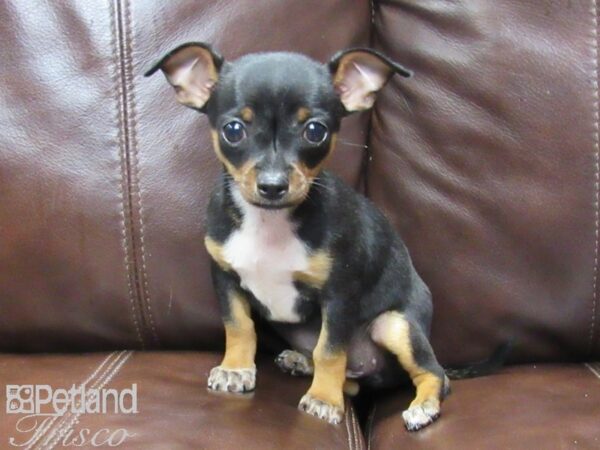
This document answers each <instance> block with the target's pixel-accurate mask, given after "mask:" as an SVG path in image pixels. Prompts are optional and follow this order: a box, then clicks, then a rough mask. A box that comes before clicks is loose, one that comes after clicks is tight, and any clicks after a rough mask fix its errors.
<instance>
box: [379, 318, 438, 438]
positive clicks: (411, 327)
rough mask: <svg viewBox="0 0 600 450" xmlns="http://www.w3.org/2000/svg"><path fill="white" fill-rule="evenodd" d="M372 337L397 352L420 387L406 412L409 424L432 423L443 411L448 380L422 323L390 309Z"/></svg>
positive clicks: (411, 428)
mask: <svg viewBox="0 0 600 450" xmlns="http://www.w3.org/2000/svg"><path fill="white" fill-rule="evenodd" d="M371 338H372V339H373V340H374V341H375V342H376V343H377V344H379V345H381V346H382V347H384V348H385V349H387V350H388V351H390V352H392V353H393V354H394V355H396V357H397V358H398V362H399V363H400V365H401V366H402V367H403V368H404V370H406V372H408V375H409V376H410V378H411V380H412V382H413V384H414V385H415V387H416V390H417V394H416V397H415V399H414V400H413V401H412V403H411V404H410V406H409V408H408V409H407V410H406V411H404V412H403V413H402V417H403V419H404V423H405V425H406V428H407V429H408V430H409V431H416V430H419V429H421V428H423V427H425V426H427V425H429V424H430V423H432V422H433V421H434V420H435V419H437V418H438V416H439V415H440V402H441V400H442V397H443V394H444V391H445V390H446V388H447V383H448V382H447V380H446V378H445V374H444V369H443V368H442V367H441V366H440V364H439V363H438V362H437V359H436V357H435V355H434V353H433V349H432V348H431V345H430V344H429V340H428V339H427V336H426V335H425V333H423V331H422V329H421V326H420V325H419V324H418V323H416V322H415V321H412V320H410V319H409V318H408V317H406V316H405V315H404V314H402V313H400V312H397V311H388V312H385V313H383V314H381V315H380V316H379V317H377V318H376V319H375V321H374V322H373V327H372V329H371Z"/></svg>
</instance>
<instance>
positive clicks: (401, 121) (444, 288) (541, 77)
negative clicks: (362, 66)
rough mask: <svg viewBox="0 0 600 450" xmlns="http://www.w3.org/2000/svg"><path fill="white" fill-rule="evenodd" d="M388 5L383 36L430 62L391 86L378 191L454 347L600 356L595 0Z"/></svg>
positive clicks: (552, 356)
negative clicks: (505, 344)
mask: <svg viewBox="0 0 600 450" xmlns="http://www.w3.org/2000/svg"><path fill="white" fill-rule="evenodd" d="M377 5H378V7H377V10H376V14H375V19H376V21H375V34H374V45H375V47H376V48H378V49H380V50H382V51H383V52H385V53H387V54H388V55H390V56H392V57H393V58H395V59H397V60H398V61H399V62H401V63H403V64H405V65H407V66H408V67H409V68H411V69H413V70H414V71H415V76H414V78H413V79H411V80H409V81H406V82H404V81H402V80H400V79H398V78H397V79H394V80H393V81H392V83H391V86H389V87H388V88H387V89H386V90H385V91H384V92H383V95H381V96H380V97H379V98H378V100H377V104H376V109H375V111H374V114H373V118H372V130H371V134H370V137H371V139H370V142H369V148H370V154H371V157H372V161H371V164H370V166H369V172H368V191H369V194H370V195H371V197H372V198H373V199H374V200H375V202H376V203H377V204H378V205H380V206H381V207H382V208H383V209H384V210H385V212H386V214H387V215H388V216H389V217H390V218H391V219H392V221H393V222H394V224H395V225H396V226H397V228H398V229H399V230H400V231H401V233H402V235H403V237H404V238H405V240H406V241H407V243H408V247H409V248H410V250H411V252H412V255H413V257H414V260H415V263H416V266H417V268H418V270H419V271H420V272H421V273H422V275H423V277H424V279H425V280H426V281H427V283H428V284H429V285H430V287H431V288H432V292H433V297H434V304H435V313H434V324H433V345H434V347H435V348H436V350H437V352H438V353H439V355H440V356H441V359H442V360H443V361H444V362H455V363H456V362H465V361H469V360H477V359H478V358H480V357H483V356H485V355H487V354H489V353H490V352H491V350H492V349H493V348H494V346H495V345H497V344H498V343H500V342H502V341H505V340H507V339H509V338H514V339H515V345H516V347H515V353H514V355H513V356H514V359H516V360H532V359H533V360H559V359H585V358H590V357H592V356H593V355H595V356H598V355H600V338H599V335H600V322H599V318H600V300H598V293H597V290H598V283H597V270H598V257H597V256H598V181H599V178H598V151H599V148H598V81H597V80H598V78H597V77H598V74H597V70H598V42H597V41H598V31H597V27H598V23H597V13H598V11H597V9H596V7H595V2H593V1H581V2H539V1H535V0H528V1H522V0H499V1H494V2H490V1H486V0H470V1H466V2H444V1H439V2H436V1H433V2H416V1H409V0H398V1H381V2H377Z"/></svg>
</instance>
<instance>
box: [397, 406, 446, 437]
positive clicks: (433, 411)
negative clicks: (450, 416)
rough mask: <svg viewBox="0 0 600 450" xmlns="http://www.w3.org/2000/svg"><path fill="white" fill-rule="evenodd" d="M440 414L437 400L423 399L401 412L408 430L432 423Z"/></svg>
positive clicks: (414, 429)
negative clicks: (420, 402) (418, 403)
mask: <svg viewBox="0 0 600 450" xmlns="http://www.w3.org/2000/svg"><path fill="white" fill-rule="evenodd" d="M439 416H440V406H439V403H437V402H432V401H425V402H423V403H422V404H420V405H414V406H411V407H410V408H408V409H407V410H406V411H404V412H403V413H402V418H403V419H404V424H405V425H406V429H407V430H408V431H417V430H420V429H421V428H424V427H426V426H427V425H429V424H430V423H433V421H434V420H435V419H437V418H438V417H439Z"/></svg>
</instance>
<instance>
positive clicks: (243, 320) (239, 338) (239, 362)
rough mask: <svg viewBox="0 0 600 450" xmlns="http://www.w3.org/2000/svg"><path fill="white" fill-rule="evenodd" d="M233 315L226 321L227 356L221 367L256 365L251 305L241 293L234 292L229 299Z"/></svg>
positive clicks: (234, 367) (238, 367)
mask: <svg viewBox="0 0 600 450" xmlns="http://www.w3.org/2000/svg"><path fill="white" fill-rule="evenodd" d="M229 307H230V310H231V317H230V319H229V320H226V321H225V356H224V357H223V362H222V363H221V367H222V368H224V369H243V368H249V367H254V356H255V355H256V332H255V331H254V322H253V321H252V318H251V316H250V305H249V304H248V301H247V300H246V299H245V298H244V297H243V296H242V295H241V294H239V293H237V292H236V293H232V294H231V296H230V300H229Z"/></svg>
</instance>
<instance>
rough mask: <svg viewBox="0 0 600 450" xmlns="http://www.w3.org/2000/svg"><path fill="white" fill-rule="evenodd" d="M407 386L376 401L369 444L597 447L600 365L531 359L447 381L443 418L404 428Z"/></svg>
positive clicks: (381, 446)
mask: <svg viewBox="0 0 600 450" xmlns="http://www.w3.org/2000/svg"><path fill="white" fill-rule="evenodd" d="M410 401H411V398H410V396H409V395H408V393H407V392H404V393H398V394H397V395H392V396H387V397H386V398H385V399H383V400H382V401H379V402H377V403H376V404H375V406H374V408H373V409H372V410H371V415H370V417H369V421H368V434H369V440H370V442H369V448H370V449H373V450H376V449H390V448H410V449H412V450H419V449H428V450H436V449H444V450H451V449H460V450H462V449H465V448H475V449H486V450H493V449H503V450H504V449H512V450H519V449H533V448H581V449H583V448H586V449H591V448H600V426H599V424H600V363H595V364H587V365H564V366H559V365H528V366H518V367H512V368H509V369H505V370H503V371H502V372H501V373H498V374H496V375H493V376H489V377H481V378H474V379H471V380H459V381H454V382H453V383H452V394H451V395H450V396H449V397H448V398H447V399H446V400H445V401H444V404H443V405H442V417H441V418H440V419H438V421H437V422H435V423H434V424H432V425H430V426H429V427H427V428H425V429H423V430H421V431H419V432H416V433H409V432H407V431H406V430H405V429H404V425H403V422H402V417H401V411H402V410H404V409H405V408H406V406H407V405H408V404H409V403H410Z"/></svg>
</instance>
